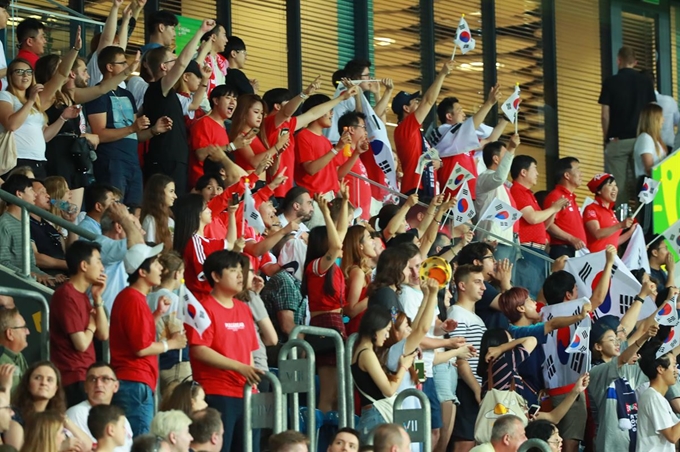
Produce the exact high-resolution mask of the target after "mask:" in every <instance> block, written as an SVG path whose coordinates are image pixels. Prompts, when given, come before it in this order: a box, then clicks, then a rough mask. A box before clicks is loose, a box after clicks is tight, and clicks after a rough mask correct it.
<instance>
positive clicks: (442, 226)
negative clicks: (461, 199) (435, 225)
mask: <svg viewBox="0 0 680 452" xmlns="http://www.w3.org/2000/svg"><path fill="white" fill-rule="evenodd" d="M450 213H451V209H450V208H449V210H447V211H446V216H445V217H444V219H443V220H442V224H441V226H439V230H440V231H441V230H442V229H444V225H445V224H446V220H448V219H449V214H450Z"/></svg>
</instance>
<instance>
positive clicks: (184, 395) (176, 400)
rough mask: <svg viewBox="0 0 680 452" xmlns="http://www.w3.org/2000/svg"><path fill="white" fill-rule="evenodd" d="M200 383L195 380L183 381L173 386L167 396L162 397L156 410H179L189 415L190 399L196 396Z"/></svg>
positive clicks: (190, 411)
mask: <svg viewBox="0 0 680 452" xmlns="http://www.w3.org/2000/svg"><path fill="white" fill-rule="evenodd" d="M200 389H201V385H200V384H198V382H197V381H183V382H182V383H180V384H178V385H177V386H175V388H174V389H173V390H172V392H171V393H170V395H169V396H168V397H164V398H163V401H162V402H161V406H160V408H159V410H158V411H170V410H180V411H183V412H184V414H186V415H187V416H191V413H192V410H191V400H192V399H193V398H194V397H197V396H198V391H199V390H200Z"/></svg>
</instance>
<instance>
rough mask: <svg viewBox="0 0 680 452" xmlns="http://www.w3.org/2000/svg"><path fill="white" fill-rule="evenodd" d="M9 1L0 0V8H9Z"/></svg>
mask: <svg viewBox="0 0 680 452" xmlns="http://www.w3.org/2000/svg"><path fill="white" fill-rule="evenodd" d="M9 5H10V0H0V8H4V9H7V8H9Z"/></svg>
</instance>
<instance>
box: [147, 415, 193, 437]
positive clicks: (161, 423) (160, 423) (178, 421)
mask: <svg viewBox="0 0 680 452" xmlns="http://www.w3.org/2000/svg"><path fill="white" fill-rule="evenodd" d="M190 425H191V419H190V418H189V416H187V415H186V413H185V412H184V411H180V410H170V411H161V412H159V413H158V414H156V416H155V417H154V418H153V421H151V433H152V434H154V435H156V436H160V437H161V438H163V439H168V436H170V433H178V432H179V431H180V430H182V429H184V428H186V427H189V426H190Z"/></svg>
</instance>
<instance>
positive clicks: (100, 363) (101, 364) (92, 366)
mask: <svg viewBox="0 0 680 452" xmlns="http://www.w3.org/2000/svg"><path fill="white" fill-rule="evenodd" d="M103 367H108V368H109V369H111V372H113V375H116V371H115V370H114V369H113V367H112V366H111V364H109V363H106V362H104V361H96V362H94V363H92V364H90V367H88V368H87V372H86V373H85V375H87V374H89V373H90V371H91V370H92V369H101V368H103Z"/></svg>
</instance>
